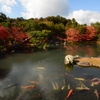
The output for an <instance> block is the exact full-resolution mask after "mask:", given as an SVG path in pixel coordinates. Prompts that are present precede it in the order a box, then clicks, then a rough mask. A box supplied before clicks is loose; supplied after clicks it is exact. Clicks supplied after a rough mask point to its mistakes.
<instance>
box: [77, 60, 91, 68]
mask: <svg viewBox="0 0 100 100" xmlns="http://www.w3.org/2000/svg"><path fill="white" fill-rule="evenodd" d="M76 64H77V65H79V66H85V67H90V66H91V64H90V63H89V62H86V61H80V62H77V63H76Z"/></svg>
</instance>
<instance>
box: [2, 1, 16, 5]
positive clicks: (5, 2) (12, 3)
mask: <svg viewBox="0 0 100 100" xmlns="http://www.w3.org/2000/svg"><path fill="white" fill-rule="evenodd" d="M0 4H3V5H8V6H14V5H16V4H17V2H16V1H15V0H0Z"/></svg>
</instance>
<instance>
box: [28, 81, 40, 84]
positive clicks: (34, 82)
mask: <svg viewBox="0 0 100 100" xmlns="http://www.w3.org/2000/svg"><path fill="white" fill-rule="evenodd" d="M30 83H33V84H40V83H39V82H36V81H30Z"/></svg>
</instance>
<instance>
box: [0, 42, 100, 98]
mask: <svg viewBox="0 0 100 100" xmlns="http://www.w3.org/2000/svg"><path fill="white" fill-rule="evenodd" d="M67 54H71V55H79V56H81V57H100V45H96V44H77V45H67V46H65V47H63V48H58V49H56V50H47V51H38V52H31V53H28V52H27V53H13V54H6V55H5V57H2V58H1V59H0V100H66V98H67V95H68V92H69V91H70V90H73V91H72V92H73V94H71V95H70V97H69V98H68V100H85V99H86V100H96V99H97V98H98V97H97V96H96V93H94V91H95V90H97V91H98V93H100V82H99V81H100V69H98V68H83V67H80V66H77V65H74V66H72V67H70V66H65V65H64V57H65V55H67ZM82 86H83V87H87V89H82Z"/></svg>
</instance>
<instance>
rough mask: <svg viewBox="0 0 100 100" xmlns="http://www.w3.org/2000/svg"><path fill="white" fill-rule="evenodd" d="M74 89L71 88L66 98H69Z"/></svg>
mask: <svg viewBox="0 0 100 100" xmlns="http://www.w3.org/2000/svg"><path fill="white" fill-rule="evenodd" d="M73 91H74V90H73V89H71V90H69V92H68V95H67V96H66V99H68V98H69V97H70V96H71V94H72V93H73Z"/></svg>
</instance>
